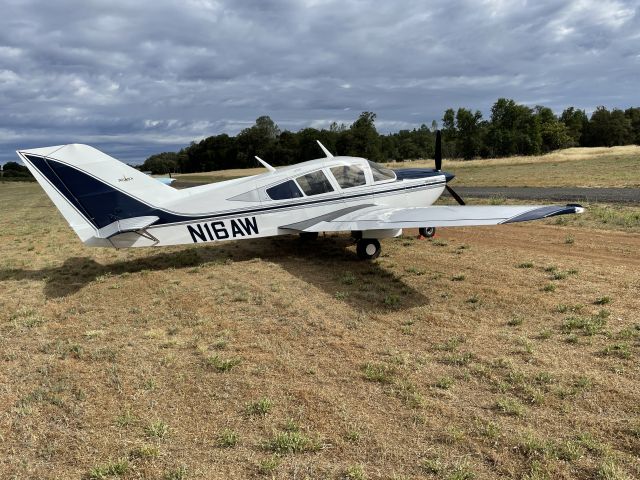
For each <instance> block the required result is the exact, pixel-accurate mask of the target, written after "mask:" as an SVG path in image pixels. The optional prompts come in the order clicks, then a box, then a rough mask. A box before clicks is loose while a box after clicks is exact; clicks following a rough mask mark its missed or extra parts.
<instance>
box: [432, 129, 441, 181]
mask: <svg viewBox="0 0 640 480" xmlns="http://www.w3.org/2000/svg"><path fill="white" fill-rule="evenodd" d="M434 158H435V160H436V170H438V171H440V170H442V134H441V133H440V130H436V154H435V155H434Z"/></svg>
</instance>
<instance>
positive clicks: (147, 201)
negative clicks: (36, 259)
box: [18, 144, 179, 242]
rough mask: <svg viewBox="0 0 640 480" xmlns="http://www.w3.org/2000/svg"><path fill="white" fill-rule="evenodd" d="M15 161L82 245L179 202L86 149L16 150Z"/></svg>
mask: <svg viewBox="0 0 640 480" xmlns="http://www.w3.org/2000/svg"><path fill="white" fill-rule="evenodd" d="M18 155H19V156H20V158H21V159H22V160H23V162H24V163H25V165H27V167H28V168H29V170H30V171H31V173H33V175H34V176H35V178H36V180H37V181H38V182H39V183H40V185H41V186H42V188H43V189H44V191H45V192H46V193H47V195H49V197H50V198H51V200H52V201H53V203H54V204H55V205H56V207H57V208H58V210H60V212H61V213H62V215H63V216H64V217H65V219H66V220H67V222H68V223H69V225H70V226H71V227H72V228H73V229H74V231H75V232H76V233H77V234H78V236H79V237H80V239H81V240H82V241H84V242H86V241H87V240H89V239H91V238H92V237H93V238H95V237H98V238H105V235H104V232H105V227H110V226H111V225H113V224H114V222H118V221H119V220H124V219H131V218H137V217H147V216H150V215H153V214H154V212H155V211H156V208H157V206H158V205H160V204H162V203H164V202H167V201H170V200H172V199H173V198H175V197H177V196H179V192H178V191H177V190H175V189H173V188H171V187H169V186H168V185H164V184H162V183H160V182H158V181H157V180H155V179H154V178H151V177H149V176H148V175H146V174H144V173H142V172H139V171H138V170H136V169H135V168H132V167H130V166H128V165H126V164H124V163H122V162H120V161H118V160H116V159H114V158H112V157H110V156H108V155H106V154H104V153H102V152H100V151H99V150H96V149H95V148H93V147H90V146H88V145H79V144H71V145H62V146H57V147H47V148H37V149H32V150H20V151H18ZM110 230H113V229H112V228H107V229H106V231H110Z"/></svg>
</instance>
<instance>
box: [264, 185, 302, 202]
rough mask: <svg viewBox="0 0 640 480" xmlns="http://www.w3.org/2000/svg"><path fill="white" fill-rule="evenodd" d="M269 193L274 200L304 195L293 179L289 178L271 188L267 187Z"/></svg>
mask: <svg viewBox="0 0 640 480" xmlns="http://www.w3.org/2000/svg"><path fill="white" fill-rule="evenodd" d="M267 195H269V198H271V199H272V200H286V199H287V198H298V197H302V192H301V191H300V189H299V188H298V186H297V185H296V182H294V181H293V180H287V181H286V182H284V183H280V184H278V185H275V186H273V187H271V188H267Z"/></svg>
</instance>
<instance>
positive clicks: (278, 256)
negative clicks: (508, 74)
mask: <svg viewBox="0 0 640 480" xmlns="http://www.w3.org/2000/svg"><path fill="white" fill-rule="evenodd" d="M0 199H1V200H2V201H3V204H4V205H5V206H7V205H10V206H11V208H5V210H4V211H3V213H2V214H1V216H0V255H1V257H2V266H1V267H0V289H1V292H2V295H1V297H0V306H1V309H0V355H1V356H0V359H1V360H2V364H3V365H2V369H0V405H1V411H2V417H1V419H0V439H1V442H0V478H81V477H85V478H89V477H91V476H93V477H94V478H100V475H103V476H105V477H106V478H123V479H130V478H131V479H133V478H189V479H191V478H202V479H204V478H271V477H272V476H273V477H275V478H294V477H295V478H333V479H339V478H365V477H366V478H368V479H382V478H385V479H386V478H398V479H399V478H411V479H416V478H443V479H453V478H472V477H471V475H472V474H473V478H476V479H489V478H496V477H502V478H566V479H569V478H571V479H573V478H638V477H640V465H639V463H638V457H639V456H640V420H639V418H640V407H639V406H640V372H639V370H638V361H639V359H640V315H639V314H638V302H637V292H638V289H639V288H640V277H638V269H639V267H640V256H638V251H639V250H640V237H638V235H637V234H633V233H627V232H623V231H615V230H603V229H602V228H598V229H596V228H593V225H591V224H588V225H584V226H567V225H565V226H562V225H555V224H553V220H551V221H549V222H548V223H547V224H540V223H532V224H522V225H511V226H503V227H487V228H462V229H448V230H445V229H442V230H439V232H438V235H437V238H436V239H435V240H434V241H419V240H416V239H415V238H414V236H413V235H412V232H407V235H406V236H405V237H404V238H398V239H391V240H385V241H383V249H384V250H383V256H382V257H381V258H379V259H378V260H377V261H375V262H373V263H367V262H361V261H358V260H356V257H355V252H354V248H353V246H349V245H348V239H347V238H346V237H344V236H326V237H321V238H320V239H319V240H318V242H316V243H314V244H311V245H309V244H301V243H299V242H298V241H297V239H296V238H294V237H290V238H289V237H281V238H277V239H265V240H256V241H248V242H238V243H225V244H220V245H211V246H207V247H181V248H170V249H163V250H122V251H115V250H91V249H86V248H84V247H82V246H81V245H79V244H78V242H77V240H76V238H75V237H74V235H73V233H72V232H71V230H70V229H68V228H67V226H66V225H65V224H64V222H63V220H62V219H61V218H60V217H59V215H58V214H57V213H56V212H55V210H54V207H53V206H52V205H51V203H50V202H49V201H48V200H47V199H46V197H45V196H44V194H43V193H42V192H41V191H40V190H39V189H38V187H37V186H35V185H0ZM605 227H606V225H605ZM569 235H570V236H571V237H572V238H573V239H574V241H573V242H572V243H567V242H566V238H567V236H569ZM454 277H457V278H459V279H460V280H458V281H452V280H451V279H452V278H454ZM554 278H556V279H554ZM548 284H553V285H555V290H554V291H546V292H545V291H543V288H544V287H545V286H546V285H548ZM604 297H608V299H609V300H608V302H605V301H603V300H602V299H603V298H604ZM596 301H598V302H599V303H600V304H599V305H596V304H595V302H596ZM576 319H577V320H576ZM589 325H591V326H589ZM213 358H216V359H217V360H212V359H213ZM221 362H222V363H221ZM224 362H230V363H228V364H226V363H224ZM218 365H231V366H230V367H224V368H218V367H217V366H218ZM265 400H267V401H266V402H265ZM258 404H262V405H263V406H262V407H257V406H256V405H258ZM267 404H268V407H266V406H265V405H267Z"/></svg>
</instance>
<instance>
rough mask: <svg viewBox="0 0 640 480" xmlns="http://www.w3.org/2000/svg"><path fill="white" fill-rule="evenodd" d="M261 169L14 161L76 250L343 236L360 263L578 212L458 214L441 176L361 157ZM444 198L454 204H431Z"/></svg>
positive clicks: (513, 208) (98, 155) (502, 209)
mask: <svg viewBox="0 0 640 480" xmlns="http://www.w3.org/2000/svg"><path fill="white" fill-rule="evenodd" d="M318 144H319V146H320V148H322V150H323V152H324V154H325V157H324V158H320V159H317V160H310V161H308V162H303V163H299V164H296V165H291V166H286V167H279V168H277V169H276V168H274V167H272V166H271V165H269V164H268V163H267V162H265V161H264V160H262V159H260V158H259V157H256V159H257V160H258V161H259V162H260V163H261V164H262V165H263V166H264V167H265V168H266V169H267V171H266V172H265V173H261V174H259V175H254V176H249V177H244V178H238V179H233V180H227V181H224V182H218V183H212V184H208V185H201V186H197V187H192V188H186V189H183V190H177V189H175V188H173V187H170V186H168V185H165V184H163V183H161V182H159V181H158V180H157V179H155V178H152V177H150V176H148V175H145V174H144V173H142V172H140V171H138V170H136V169H135V168H132V167H130V166H128V165H125V164H124V163H122V162H119V161H118V160H116V159H114V158H112V157H110V156H108V155H106V154H104V153H102V152H100V151H99V150H96V149H95V148H93V147H90V146H88V145H80V144H70V145H61V146H55V147H45V148H36V149H31V150H19V151H18V152H17V153H18V155H19V157H20V158H21V159H22V161H23V162H24V163H25V165H26V166H27V167H28V168H29V170H30V171H31V173H32V174H33V175H34V177H35V178H36V180H37V181H38V182H39V183H40V185H41V186H42V188H43V189H44V191H45V192H46V193H47V195H49V197H50V198H51V200H52V201H53V203H54V204H55V205H56V207H57V208H58V209H59V210H60V212H61V213H62V215H63V216H64V218H65V219H66V220H67V222H68V223H69V225H70V226H71V228H73V230H74V231H75V232H76V234H77V235H78V236H79V237H80V240H82V242H84V244H85V245H88V246H94V247H115V248H124V247H155V246H164V245H180V244H193V243H196V244H200V243H203V244H206V243H211V242H218V241H225V240H241V239H242V240H244V239H250V238H259V237H268V236H274V235H285V234H295V233H298V234H300V235H301V236H302V237H303V238H305V237H307V238H315V237H317V236H318V233H319V232H327V231H334V232H335V231H337V232H343V231H347V232H351V233H352V236H353V237H354V238H355V239H356V241H357V248H356V251H357V254H358V256H359V257H360V258H362V259H373V258H376V257H378V255H380V242H379V239H382V238H387V237H396V236H398V235H400V234H401V233H402V229H403V228H419V229H420V232H421V233H422V234H423V235H425V236H430V235H432V234H433V232H434V231H435V227H455V226H474V225H497V224H505V223H514V222H525V221H529V220H537V219H541V218H547V217H551V216H554V215H564V214H572V213H581V212H582V211H583V208H582V207H581V206H580V205H574V204H572V205H545V206H540V205H499V206H495V205H490V206H489V205H487V206H485V205H482V206H468V205H465V203H464V201H463V200H462V199H461V198H460V196H459V195H458V194H457V193H456V192H455V191H454V190H453V189H452V188H451V187H450V186H449V182H450V181H451V180H452V179H453V178H454V175H452V174H451V173H447V172H444V171H442V170H441V167H442V147H441V136H440V132H439V131H438V132H437V134H436V155H435V168H434V169H431V168H410V169H398V170H391V169H389V168H385V167H383V166H381V165H378V164H377V163H374V162H371V161H369V160H366V159H364V158H358V157H347V156H333V155H332V154H331V152H329V150H327V149H326V148H325V147H324V146H323V145H322V144H321V143H320V142H319V141H318ZM445 189H446V190H447V191H448V192H449V193H450V194H451V195H452V196H453V198H455V199H456V200H457V202H458V203H459V204H460V205H456V206H445V205H442V206H432V204H433V203H434V202H435V201H436V200H437V199H438V198H439V197H440V195H441V194H442V193H443V192H444V190H445Z"/></svg>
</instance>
